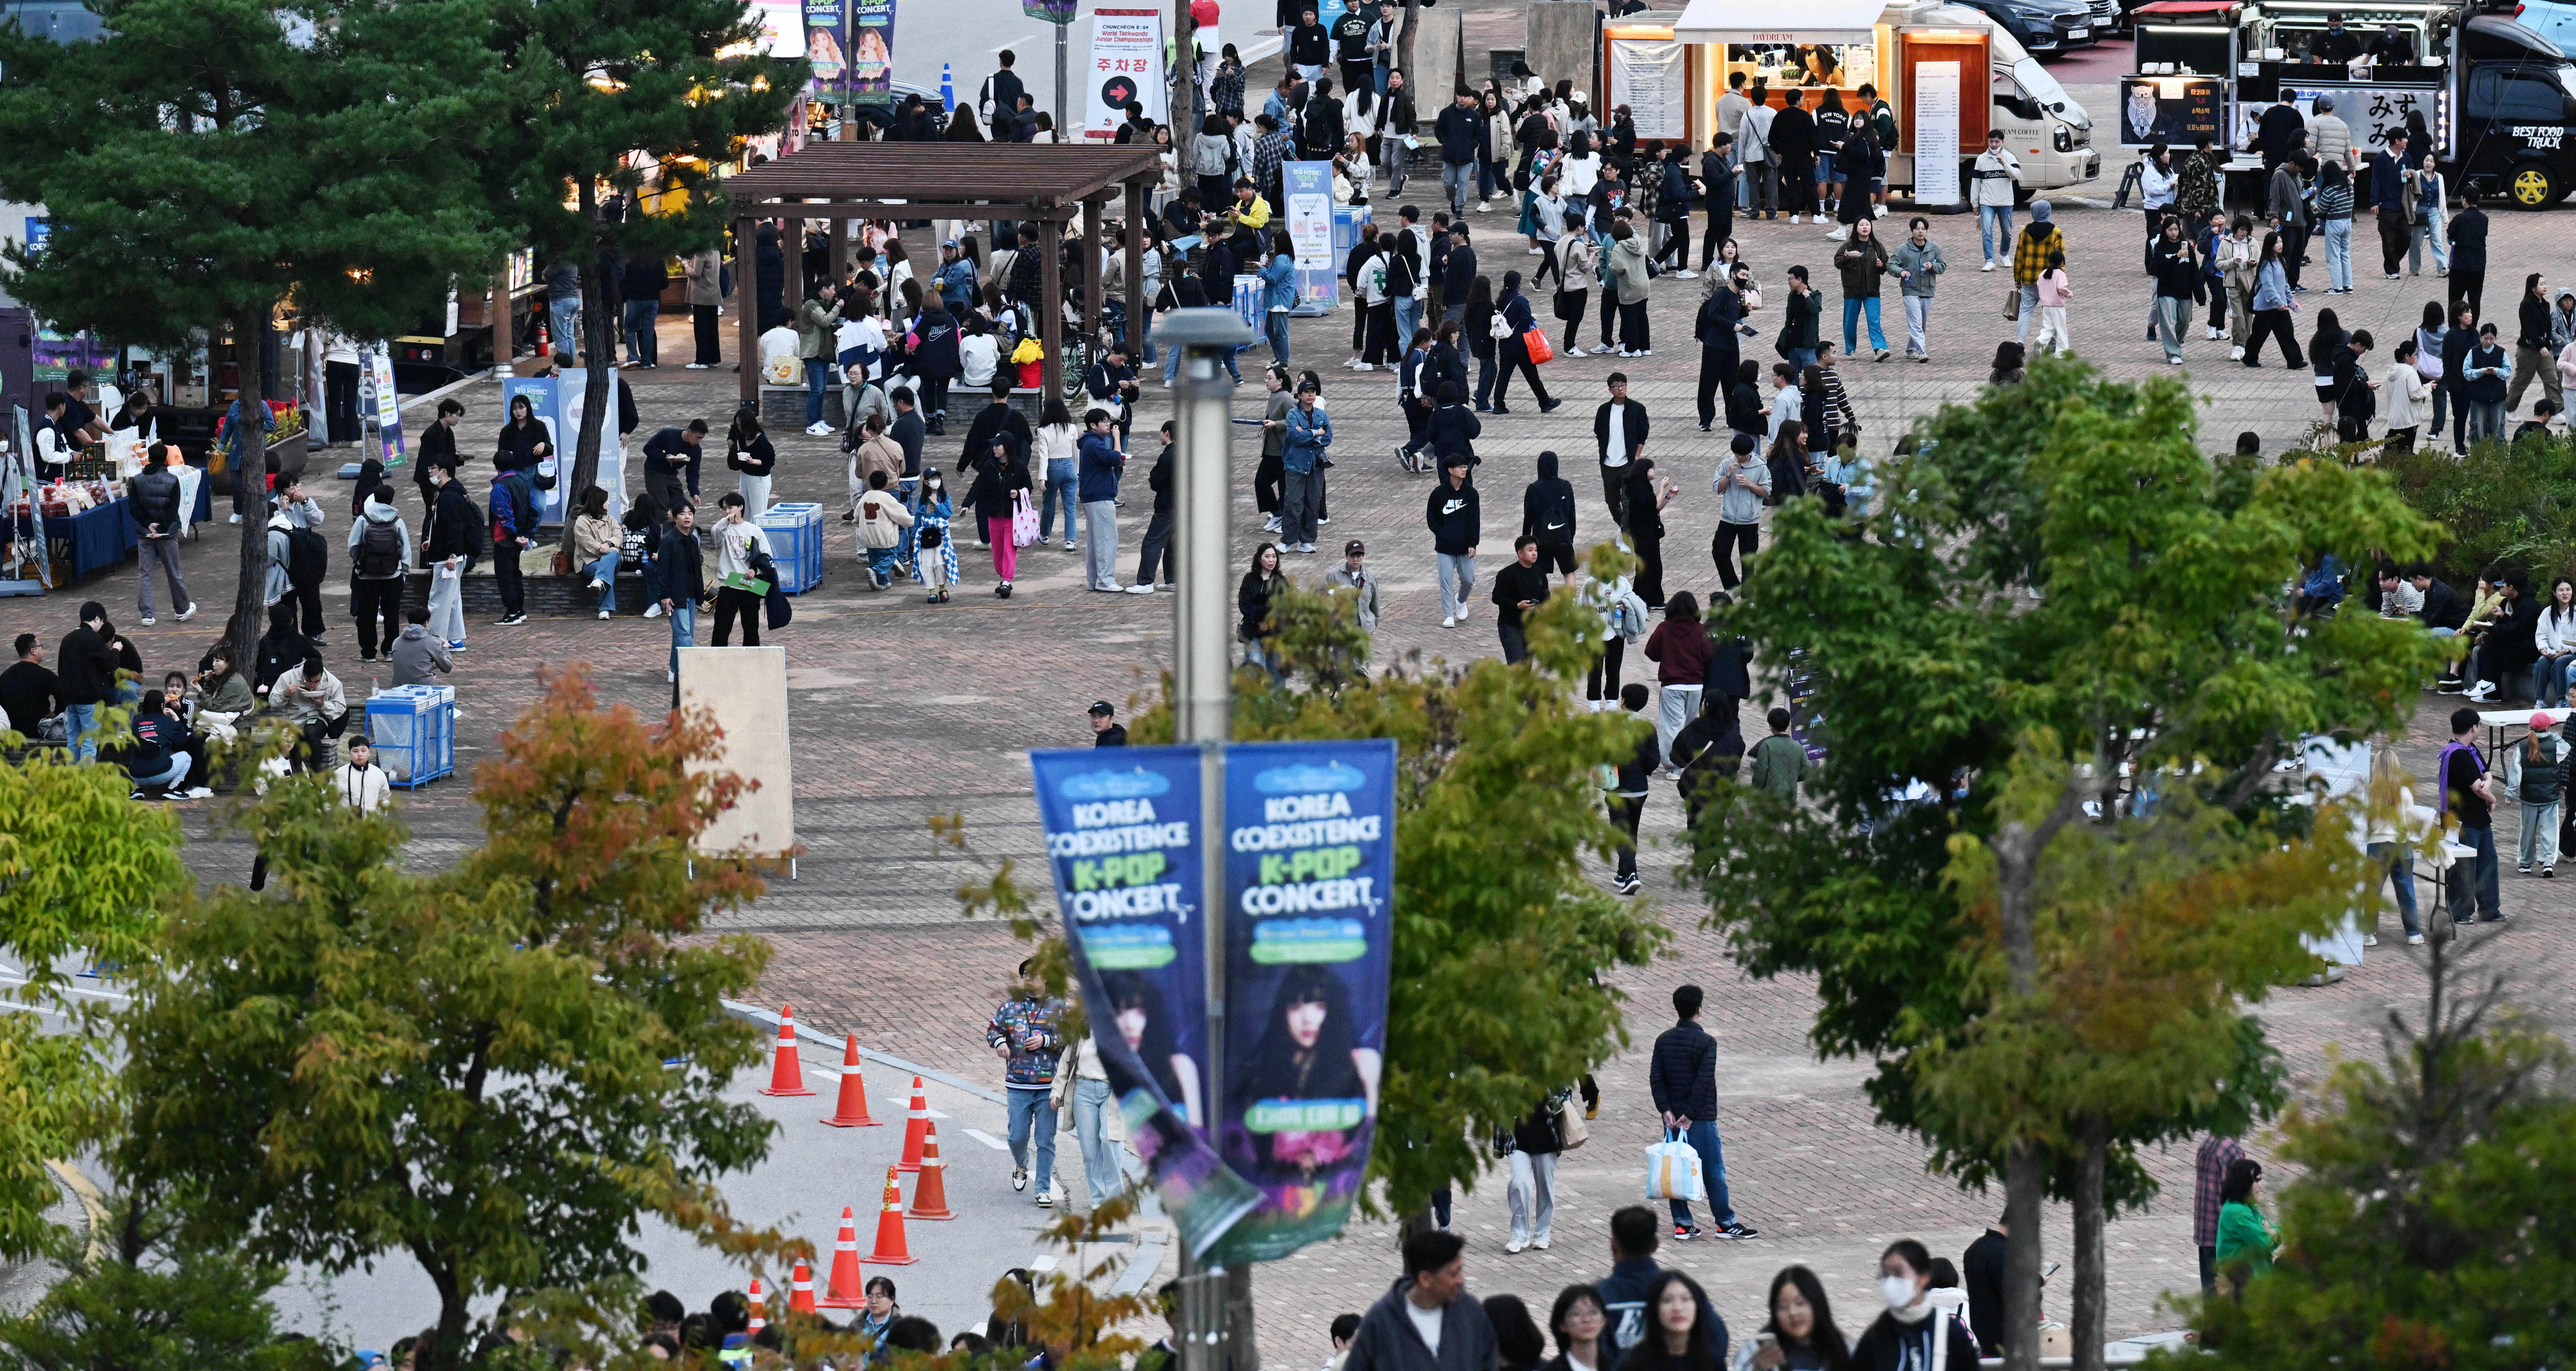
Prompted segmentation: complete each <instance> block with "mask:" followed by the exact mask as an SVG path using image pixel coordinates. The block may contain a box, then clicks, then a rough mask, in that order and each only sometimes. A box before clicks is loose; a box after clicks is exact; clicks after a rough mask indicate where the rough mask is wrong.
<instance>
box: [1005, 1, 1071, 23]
mask: <svg viewBox="0 0 2576 1371" xmlns="http://www.w3.org/2000/svg"><path fill="white" fill-rule="evenodd" d="M1080 8H1082V0H1020V13H1022V14H1025V15H1027V16H1028V17H1030V18H1031V19H1043V20H1045V21H1047V22H1048V23H1050V24H1070V23H1072V22H1073V12H1074V11H1075V10H1077V9H1080Z"/></svg>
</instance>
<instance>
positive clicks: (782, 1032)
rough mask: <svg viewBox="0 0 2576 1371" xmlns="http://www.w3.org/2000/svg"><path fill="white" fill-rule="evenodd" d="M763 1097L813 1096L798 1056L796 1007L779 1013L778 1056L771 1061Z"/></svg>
mask: <svg viewBox="0 0 2576 1371" xmlns="http://www.w3.org/2000/svg"><path fill="white" fill-rule="evenodd" d="M760 1093H761V1094H763V1095H811V1094H813V1093H814V1092H813V1091H811V1090H808V1089H806V1088H805V1063H804V1060H803V1059H802V1058H800V1057H798V1056H797V1055H796V1006H794V1005H792V1004H791V1005H786V1006H783V1007H781V1008H780V1009H779V1011H778V1055H777V1056H775V1057H773V1058H771V1059H770V1064H769V1084H767V1085H764V1086H762V1087H761V1088H760Z"/></svg>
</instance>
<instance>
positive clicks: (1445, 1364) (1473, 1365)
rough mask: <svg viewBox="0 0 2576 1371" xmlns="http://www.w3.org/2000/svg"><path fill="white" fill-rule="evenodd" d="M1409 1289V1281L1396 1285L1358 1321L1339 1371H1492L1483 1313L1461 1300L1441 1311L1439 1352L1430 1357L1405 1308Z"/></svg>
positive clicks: (1489, 1327) (1490, 1334) (1490, 1331)
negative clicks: (1358, 1325) (1357, 1328)
mask: <svg viewBox="0 0 2576 1371" xmlns="http://www.w3.org/2000/svg"><path fill="white" fill-rule="evenodd" d="M1412 1289H1413V1278H1412V1277H1411V1276H1406V1277H1404V1278H1402V1279H1401V1280H1398V1281H1397V1282H1395V1284H1393V1285H1390V1286H1388V1287H1387V1290H1386V1293H1385V1294H1383V1295H1380V1296H1378V1300H1377V1303H1375V1304H1373V1305H1370V1306H1369V1311H1368V1312H1367V1313H1366V1314H1363V1315H1361V1316H1360V1327H1359V1331H1358V1332H1357V1333H1355V1334H1353V1335H1352V1338H1351V1347H1350V1351H1349V1352H1348V1353H1347V1354H1345V1355H1344V1357H1343V1359H1342V1371H1493V1367H1494V1365H1495V1361H1494V1325H1493V1323H1492V1322H1491V1321H1490V1320H1488V1319H1487V1318H1486V1317H1485V1307H1484V1306H1483V1305H1481V1304H1479V1303H1477V1302H1476V1301H1475V1300H1473V1299H1471V1298H1469V1297H1467V1296H1465V1295H1461V1296H1459V1297H1458V1298H1457V1299H1454V1300H1451V1301H1449V1302H1448V1303H1447V1304H1445V1305H1442V1306H1441V1307H1440V1350H1439V1351H1437V1352H1434V1351H1432V1350H1431V1348H1430V1346H1429V1345H1427V1344H1426V1343H1424V1342H1423V1341H1422V1334H1421V1333H1419V1332H1417V1331H1415V1329H1414V1327H1413V1315H1412V1314H1411V1313H1410V1312H1409V1311H1408V1310H1407V1309H1406V1307H1405V1306H1406V1304H1407V1302H1408V1301H1407V1296H1408V1293H1409V1292H1410V1291H1411V1290H1412Z"/></svg>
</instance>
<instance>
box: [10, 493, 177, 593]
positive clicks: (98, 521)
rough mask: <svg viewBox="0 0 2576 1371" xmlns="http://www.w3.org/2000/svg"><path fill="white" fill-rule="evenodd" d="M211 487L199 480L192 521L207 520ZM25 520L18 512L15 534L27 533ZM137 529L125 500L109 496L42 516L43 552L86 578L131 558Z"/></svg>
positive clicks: (74, 573) (21, 535)
mask: <svg viewBox="0 0 2576 1371" xmlns="http://www.w3.org/2000/svg"><path fill="white" fill-rule="evenodd" d="M211 489H212V486H211V484H210V483H208V482H202V481H201V482H199V483H198V485H197V507H196V509H195V510H194V511H193V512H192V513H191V515H190V518H191V520H192V521H193V522H196V523H204V522H205V521H206V517H207V514H208V513H209V511H210V509H211V505H210V502H209V499H208V492H209V491H210V490H211ZM27 524H28V519H27V516H26V515H23V514H22V515H19V516H18V518H17V525H18V526H17V529H16V530H15V532H16V534H17V536H19V537H22V538H23V537H26V536H27V535H28V533H29V532H30V530H29V528H28V526H27ZM139 533H140V531H139V530H137V529H136V528H135V527H134V519H133V516H131V515H129V514H127V513H126V512H125V501H124V500H123V499H115V500H110V501H108V502H107V503H106V504H103V505H99V506H96V507H94V508H91V509H85V510H82V511H81V512H80V513H78V514H65V515H56V516H48V517H47V518H46V519H45V544H46V553H47V555H48V556H51V557H53V558H55V559H56V560H65V559H67V560H69V561H70V562H71V564H72V575H73V576H74V577H76V578H79V579H82V580H86V579H88V578H89V577H90V576H91V575H92V574H93V573H95V572H98V571H100V570H102V569H104V568H107V567H112V566H116V565H118V564H120V563H123V562H125V561H127V560H128V559H130V558H132V557H133V556H134V548H135V544H136V543H137V542H138V541H139V540H140V538H139Z"/></svg>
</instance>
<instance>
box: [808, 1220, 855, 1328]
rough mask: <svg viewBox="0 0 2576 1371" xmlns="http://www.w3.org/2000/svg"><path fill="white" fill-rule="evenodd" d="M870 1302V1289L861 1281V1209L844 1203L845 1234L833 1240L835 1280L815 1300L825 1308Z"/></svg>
mask: <svg viewBox="0 0 2576 1371" xmlns="http://www.w3.org/2000/svg"><path fill="white" fill-rule="evenodd" d="M867 1302H868V1296H867V1292H866V1290H865V1289H864V1288H863V1287H862V1284H861V1282H860V1280H859V1217H858V1211H857V1210H856V1209H855V1208H853V1207H851V1206H849V1205H843V1206H842V1207H841V1236H840V1237H839V1238H838V1239H836V1240H835V1241H834V1242H833V1243H832V1283H831V1285H830V1286H829V1287H828V1288H826V1289H825V1290H824V1291H823V1297H822V1298H821V1299H819V1300H816V1301H814V1303H815V1304H817V1305H820V1306H821V1307H823V1308H825V1309H856V1308H858V1307H860V1306H861V1305H864V1304H866V1303H867Z"/></svg>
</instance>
